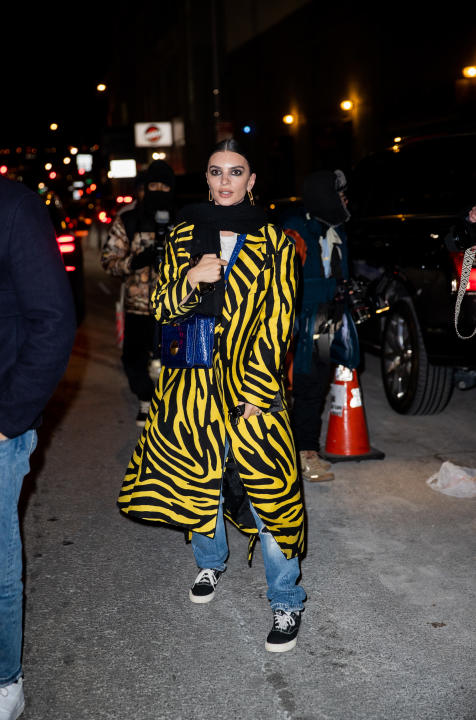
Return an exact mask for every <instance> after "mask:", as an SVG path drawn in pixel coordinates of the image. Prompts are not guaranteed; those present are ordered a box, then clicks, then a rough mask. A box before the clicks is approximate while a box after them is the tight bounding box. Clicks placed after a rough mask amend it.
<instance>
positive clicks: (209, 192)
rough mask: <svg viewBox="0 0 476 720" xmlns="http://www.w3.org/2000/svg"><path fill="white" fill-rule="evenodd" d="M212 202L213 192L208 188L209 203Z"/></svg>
mask: <svg viewBox="0 0 476 720" xmlns="http://www.w3.org/2000/svg"><path fill="white" fill-rule="evenodd" d="M212 200H213V196H212V191H211V190H210V188H208V202H212Z"/></svg>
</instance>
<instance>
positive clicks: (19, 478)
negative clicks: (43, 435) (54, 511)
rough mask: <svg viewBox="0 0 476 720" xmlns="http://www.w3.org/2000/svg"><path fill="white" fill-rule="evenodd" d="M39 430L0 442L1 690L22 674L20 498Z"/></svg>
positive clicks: (29, 431)
mask: <svg viewBox="0 0 476 720" xmlns="http://www.w3.org/2000/svg"><path fill="white" fill-rule="evenodd" d="M36 441H37V438H36V431H35V430H28V431H27V432H25V433H23V435H19V436H18V437H16V438H13V439H11V440H1V441H0V687H4V686H5V685H9V684H10V683H12V682H15V680H18V678H19V677H20V676H21V675H22V667H21V646H22V620H23V583H22V545H21V538H20V527H19V522H18V499H19V497H20V491H21V488H22V484H23V478H24V477H25V475H26V474H27V473H28V472H29V470H30V455H31V453H32V452H33V450H34V449H35V447H36Z"/></svg>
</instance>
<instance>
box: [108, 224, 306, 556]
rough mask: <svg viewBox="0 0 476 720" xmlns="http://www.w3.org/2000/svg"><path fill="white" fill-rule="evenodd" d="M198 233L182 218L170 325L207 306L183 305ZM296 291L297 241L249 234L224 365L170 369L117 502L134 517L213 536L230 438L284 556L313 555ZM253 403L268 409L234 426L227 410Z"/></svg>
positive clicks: (172, 266)
mask: <svg viewBox="0 0 476 720" xmlns="http://www.w3.org/2000/svg"><path fill="white" fill-rule="evenodd" d="M192 233H193V225H190V224H186V223H181V224H180V225H177V226H176V228H175V229H174V230H173V231H172V233H171V235H170V241H169V242H168V246H167V250H166V256H165V261H164V264H163V266H162V271H161V278H160V281H159V283H158V286H157V289H156V290H155V292H154V295H153V298H152V304H153V307H154V309H155V314H156V317H157V319H158V320H159V321H160V322H161V323H171V322H174V321H176V320H177V319H179V318H180V317H181V316H183V315H185V314H188V313H189V312H190V311H191V310H193V309H199V307H200V304H199V303H200V295H199V292H198V290H196V291H194V292H193V293H192V295H191V296H190V297H189V299H188V300H187V301H186V302H185V303H184V304H182V305H180V302H181V301H182V300H183V299H184V298H186V296H187V295H188V293H189V292H190V289H191V288H190V285H189V284H188V282H187V278H186V274H187V271H188V269H189V261H190V249H191V241H192ZM295 294H296V273H295V248H294V244H293V243H292V242H291V241H290V240H289V238H287V237H286V236H285V235H284V233H282V232H281V231H278V229H277V228H276V227H275V226H273V225H265V226H263V227H262V228H261V229H260V231H259V232H258V233H257V234H256V235H247V236H246V240H245V243H244V245H243V247H242V249H241V250H240V253H239V255H238V258H237V260H236V262H235V264H234V266H233V268H232V270H231V272H230V275H229V278H228V283H227V287H226V291H225V302H224V308H223V313H222V320H221V322H220V323H217V324H216V328H215V345H214V357H213V368H211V369H205V368H189V369H183V370H182V369H180V370H174V369H168V368H163V369H162V371H161V374H160V376H159V380H158V384H157V389H156V393H155V397H154V398H153V401H152V404H151V409H150V413H149V417H148V420H147V422H146V425H145V427H144V430H143V433H142V435H141V437H140V439H139V442H138V444H137V447H136V449H135V451H134V453H133V455H132V458H131V461H130V463H129V466H128V469H127V473H126V476H125V479H124V482H123V486H122V490H121V493H120V496H119V499H118V504H119V507H120V508H121V510H122V511H123V512H125V513H127V514H128V515H130V516H133V517H139V518H142V519H147V520H152V521H159V522H165V523H171V524H173V525H178V526H182V527H183V528H185V529H186V530H187V531H189V532H191V531H194V532H199V533H204V534H205V535H208V536H210V537H213V535H214V532H215V525H216V518H217V511H218V507H219V498H220V489H221V485H222V476H223V471H224V450H225V436H227V437H228V439H229V442H230V448H231V454H232V457H233V460H234V466H235V467H236V469H237V471H238V474H239V479H240V481H241V483H240V485H241V487H242V488H244V489H245V490H246V493H247V495H248V498H249V499H250V500H251V502H252V504H253V506H254V508H255V509H256V511H257V512H258V514H259V515H260V517H261V518H262V520H263V521H264V523H265V524H266V526H267V528H268V529H269V531H270V532H271V533H272V534H273V536H274V538H275V539H276V541H277V542H278V544H279V546H280V548H281V550H282V552H283V553H284V554H285V555H286V557H288V558H290V557H294V556H296V555H299V554H300V553H302V551H303V544H304V524H303V515H304V513H303V505H302V498H301V489H300V482H299V480H298V477H297V464H296V453H295V447H294V442H293V438H292V433H291V428H290V422H289V414H288V410H287V406H286V397H285V391H284V379H283V363H284V358H285V355H286V351H287V349H288V346H289V342H290V337H291V332H292V326H293V321H294V305H295ZM243 400H245V401H247V402H250V403H252V404H254V405H256V406H258V407H260V408H261V409H262V411H263V412H262V414H261V415H257V416H252V417H250V418H249V419H248V420H243V419H241V420H240V422H239V423H238V425H237V426H233V425H232V424H231V423H230V421H229V418H228V411H229V410H230V409H232V408H234V407H235V406H236V405H237V404H238V403H239V402H240V401H243ZM225 514H227V513H225ZM227 516H228V515H227ZM229 519H232V518H229ZM237 524H238V526H239V527H240V529H242V530H244V531H245V532H248V533H255V534H256V532H257V530H256V528H253V527H244V526H243V525H240V523H237Z"/></svg>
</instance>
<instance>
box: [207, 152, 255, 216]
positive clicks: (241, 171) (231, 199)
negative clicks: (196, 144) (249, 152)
mask: <svg viewBox="0 0 476 720" xmlns="http://www.w3.org/2000/svg"><path fill="white" fill-rule="evenodd" d="M206 178H207V183H208V187H209V188H210V192H211V194H212V200H213V202H214V203H215V205H237V204H238V203H240V202H241V201H242V200H243V198H244V197H245V195H246V193H247V192H249V191H250V190H251V188H252V187H253V185H254V184H255V180H256V175H255V173H250V166H249V165H248V161H247V160H246V158H244V157H243V155H239V154H238V153H235V152H230V151H229V150H225V151H224V152H216V153H214V154H213V155H212V156H211V157H210V159H209V161H208V168H207V172H206Z"/></svg>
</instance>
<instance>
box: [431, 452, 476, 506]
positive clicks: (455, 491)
mask: <svg viewBox="0 0 476 720" xmlns="http://www.w3.org/2000/svg"><path fill="white" fill-rule="evenodd" d="M426 482H427V485H429V486H430V487H431V489H432V490H437V491H438V492H441V493H444V494H445V495H453V496H454V497H460V498H470V497H476V468H468V467H460V466H459V465H455V464H454V463H452V462H449V460H446V461H445V462H444V463H443V464H442V465H441V467H440V469H439V470H438V472H437V473H435V474H434V475H432V476H431V477H430V478H428V480H427V481H426Z"/></svg>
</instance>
